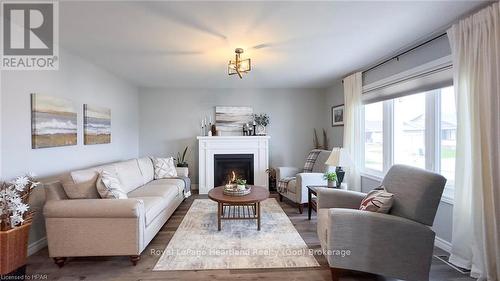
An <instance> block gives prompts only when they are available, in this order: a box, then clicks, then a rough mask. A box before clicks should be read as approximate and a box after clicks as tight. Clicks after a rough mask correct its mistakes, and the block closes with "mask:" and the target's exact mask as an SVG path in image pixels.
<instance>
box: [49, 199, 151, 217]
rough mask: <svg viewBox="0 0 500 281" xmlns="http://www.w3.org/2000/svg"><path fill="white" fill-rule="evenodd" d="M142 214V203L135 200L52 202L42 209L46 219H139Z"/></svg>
mask: <svg viewBox="0 0 500 281" xmlns="http://www.w3.org/2000/svg"><path fill="white" fill-rule="evenodd" d="M144 213H145V212H144V203H143V202H142V200H139V199H135V198H128V199H71V200H52V201H48V202H47V203H45V206H44V207H43V214H44V216H45V217H46V218H139V217H141V216H144Z"/></svg>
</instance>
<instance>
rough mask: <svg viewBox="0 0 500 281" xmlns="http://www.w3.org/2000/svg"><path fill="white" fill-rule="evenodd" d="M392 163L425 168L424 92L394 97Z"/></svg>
mask: <svg viewBox="0 0 500 281" xmlns="http://www.w3.org/2000/svg"><path fill="white" fill-rule="evenodd" d="M393 104H394V125H393V126H394V127H393V128H394V163H395V164H405V165H410V166H415V167H419V168H425V119H426V116H425V93H421V94H416V95H411V96H406V97H402V98H397V99H394V103H393Z"/></svg>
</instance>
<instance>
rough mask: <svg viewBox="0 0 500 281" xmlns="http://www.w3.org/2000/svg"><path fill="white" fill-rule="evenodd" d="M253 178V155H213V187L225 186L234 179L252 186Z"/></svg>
mask: <svg viewBox="0 0 500 281" xmlns="http://www.w3.org/2000/svg"><path fill="white" fill-rule="evenodd" d="M253 177H254V174H253V154H215V155H214V186H221V185H225V184H227V183H228V182H230V181H231V180H234V178H236V179H243V180H246V181H247V184H253V183H254V182H253Z"/></svg>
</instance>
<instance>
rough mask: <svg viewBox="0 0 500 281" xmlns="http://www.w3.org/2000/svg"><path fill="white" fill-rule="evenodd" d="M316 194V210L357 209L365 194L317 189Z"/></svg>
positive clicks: (332, 189)
mask: <svg viewBox="0 0 500 281" xmlns="http://www.w3.org/2000/svg"><path fill="white" fill-rule="evenodd" d="M317 194H318V209H322V208H347V209H359V206H360V205H361V201H363V199H364V198H365V196H366V194H365V193H362V192H356V191H349V190H342V189H334V188H319V189H318V191H317Z"/></svg>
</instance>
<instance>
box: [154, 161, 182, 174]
mask: <svg viewBox="0 0 500 281" xmlns="http://www.w3.org/2000/svg"><path fill="white" fill-rule="evenodd" d="M153 166H154V169H155V179H163V178H170V177H176V176H177V170H176V169H175V164H174V158H172V157H168V158H153Z"/></svg>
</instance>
